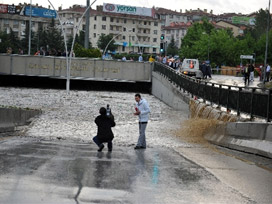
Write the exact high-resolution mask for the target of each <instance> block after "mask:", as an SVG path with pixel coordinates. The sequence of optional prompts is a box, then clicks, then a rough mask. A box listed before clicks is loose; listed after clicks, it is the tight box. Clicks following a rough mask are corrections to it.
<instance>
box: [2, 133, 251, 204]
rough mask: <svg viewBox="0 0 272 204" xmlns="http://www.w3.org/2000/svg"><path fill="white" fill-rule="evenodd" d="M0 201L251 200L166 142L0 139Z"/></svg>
mask: <svg viewBox="0 0 272 204" xmlns="http://www.w3.org/2000/svg"><path fill="white" fill-rule="evenodd" d="M0 203H5V204H9V203H28V204H30V203H35V204H39V203H54V204H58V203H65V204H69V203H76V204H79V203H149V204H152V203H255V202H254V201H252V200H251V199H250V198H248V197H245V196H243V195H241V194H240V193H239V192H237V191H236V190H235V189H232V188H230V187H228V186H226V185H225V184H223V183H222V182H220V181H219V180H218V179H217V178H216V177H215V176H213V175H212V174H211V173H209V172H208V171H206V170H205V169H204V168H202V167H201V166H199V165H197V164H196V163H194V162H192V161H190V160H188V159H186V158H184V157H183V156H182V155H180V154H178V153H177V152H175V151H174V150H172V149H170V148H163V147H152V148H148V149H146V150H134V149H133V147H122V146H114V150H113V152H112V153H109V152H107V148H105V149H104V150H103V152H101V153H98V152H97V147H96V146H95V145H94V144H88V143H78V142H73V141H66V140H59V141H58V140H55V141H41V140H37V139H30V138H16V137H13V138H7V139H2V140H0Z"/></svg>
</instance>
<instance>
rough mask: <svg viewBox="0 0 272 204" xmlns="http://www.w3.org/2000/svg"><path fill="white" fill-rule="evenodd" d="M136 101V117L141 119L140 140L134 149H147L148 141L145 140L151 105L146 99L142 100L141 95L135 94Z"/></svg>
mask: <svg viewBox="0 0 272 204" xmlns="http://www.w3.org/2000/svg"><path fill="white" fill-rule="evenodd" d="M135 101H136V108H135V110H136V112H135V113H134V115H138V117H139V138H138V142H137V145H136V146H135V148H134V149H145V148H146V140H145V129H146V126H147V122H148V119H149V113H150V109H149V105H148V103H147V101H146V100H145V99H144V98H141V95H140V94H138V93H137V94H135Z"/></svg>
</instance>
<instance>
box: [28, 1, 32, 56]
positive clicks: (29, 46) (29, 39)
mask: <svg viewBox="0 0 272 204" xmlns="http://www.w3.org/2000/svg"><path fill="white" fill-rule="evenodd" d="M31 18H32V0H30V16H29V32H28V55H30V51H31V27H32V25H31V20H32V19H31Z"/></svg>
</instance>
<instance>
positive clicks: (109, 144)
mask: <svg viewBox="0 0 272 204" xmlns="http://www.w3.org/2000/svg"><path fill="white" fill-rule="evenodd" d="M93 141H94V142H95V144H97V146H98V147H100V145H101V144H103V142H100V141H99V139H98V137H97V136H95V137H94V138H93ZM107 143H108V150H109V151H112V140H110V141H108V142H107Z"/></svg>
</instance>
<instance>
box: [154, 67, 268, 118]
mask: <svg viewBox="0 0 272 204" xmlns="http://www.w3.org/2000/svg"><path fill="white" fill-rule="evenodd" d="M153 71H155V72H158V73H160V74H161V75H163V76H164V77H167V78H168V79H169V81H170V82H171V83H174V84H175V85H176V86H177V87H178V88H179V89H180V91H183V92H188V93H190V95H191V97H192V98H193V97H194V96H196V97H198V98H202V99H203V100H204V101H209V102H210V103H214V104H217V105H219V106H223V107H226V108H227V109H230V110H233V111H236V112H237V115H238V116H239V115H240V113H245V114H249V115H250V118H251V119H252V118H253V117H259V118H264V119H266V120H267V122H269V121H271V118H272V102H271V90H268V89H263V88H253V87H252V88H251V87H242V86H230V85H223V84H218V83H211V82H207V81H205V80H200V79H195V78H192V77H188V76H186V75H183V74H181V73H179V72H177V71H176V70H174V69H171V68H170V67H168V66H166V65H164V64H161V63H158V62H156V63H155V64H154V70H153Z"/></svg>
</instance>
